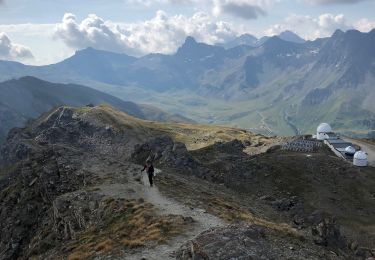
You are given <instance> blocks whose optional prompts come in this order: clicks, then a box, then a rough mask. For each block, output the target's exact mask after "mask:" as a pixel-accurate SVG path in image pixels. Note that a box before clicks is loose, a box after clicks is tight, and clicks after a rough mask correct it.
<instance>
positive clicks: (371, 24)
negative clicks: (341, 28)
mask: <svg viewBox="0 0 375 260" xmlns="http://www.w3.org/2000/svg"><path fill="white" fill-rule="evenodd" d="M354 28H356V29H357V30H359V31H361V32H369V31H371V30H372V29H374V28H375V20H374V21H370V20H369V19H367V18H363V19H361V20H359V21H357V22H356V23H355V24H354Z"/></svg>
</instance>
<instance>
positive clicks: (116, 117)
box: [84, 105, 267, 150]
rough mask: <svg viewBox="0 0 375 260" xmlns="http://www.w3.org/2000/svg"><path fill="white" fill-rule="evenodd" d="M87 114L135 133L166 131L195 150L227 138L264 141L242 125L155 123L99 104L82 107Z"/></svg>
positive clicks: (160, 133) (117, 127)
mask: <svg viewBox="0 0 375 260" xmlns="http://www.w3.org/2000/svg"><path fill="white" fill-rule="evenodd" d="M84 111H85V113H86V114H87V115H89V116H90V115H94V116H95V118H99V120H100V121H101V122H102V123H103V125H111V126H112V127H113V129H114V130H115V131H129V130H131V131H132V132H134V133H136V134H137V136H138V137H142V136H150V135H151V136H155V135H163V134H166V135H169V136H171V137H172V138H173V139H174V140H175V141H179V142H183V143H185V144H186V146H187V148H188V149H189V150H195V149H199V148H203V147H206V146H209V145H212V144H214V143H215V142H227V141H231V140H234V139H238V140H248V141H251V142H252V143H258V142H259V140H262V142H265V141H266V140H267V139H265V137H263V136H260V135H256V134H254V133H251V132H248V131H246V130H244V129H236V128H231V127H224V126H215V125H196V124H181V123H158V122H152V121H147V120H141V119H138V118H135V117H132V116H129V115H127V114H125V113H123V112H120V111H117V110H115V109H114V108H112V107H111V106H108V105H100V106H97V107H95V108H91V109H85V110H84Z"/></svg>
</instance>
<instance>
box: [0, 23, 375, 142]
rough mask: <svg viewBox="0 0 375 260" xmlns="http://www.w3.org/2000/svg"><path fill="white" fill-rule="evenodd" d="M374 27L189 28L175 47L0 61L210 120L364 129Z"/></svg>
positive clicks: (3, 66) (15, 72) (369, 112)
mask: <svg viewBox="0 0 375 260" xmlns="http://www.w3.org/2000/svg"><path fill="white" fill-rule="evenodd" d="M374 35H375V30H373V31H371V32H369V33H361V32H359V31H355V30H350V31H347V32H342V31H339V30H338V31H336V32H335V33H334V34H333V35H332V37H329V38H323V39H317V40H315V41H306V42H304V43H296V42H290V41H285V40H282V39H280V38H279V37H276V36H275V37H271V38H267V39H266V40H265V42H264V43H263V44H262V45H260V46H258V47H251V46H246V45H239V46H236V47H234V48H230V49H225V48H224V47H220V46H211V45H207V44H204V43H197V42H196V41H195V40H194V39H193V38H192V37H188V38H187V39H186V41H185V43H184V44H183V45H182V46H181V47H180V48H179V50H178V51H177V52H176V53H175V54H173V55H162V54H150V55H147V56H144V57H141V58H133V57H129V56H127V55H124V54H114V53H110V52H105V51H98V50H94V49H92V48H88V49H86V50H82V51H79V52H77V53H76V55H74V56H73V57H71V58H69V59H67V60H65V61H62V62H60V63H57V64H54V65H49V66H42V67H32V66H23V65H21V64H17V63H9V64H8V63H6V62H2V63H0V70H1V71H3V72H4V73H2V75H3V77H6V78H12V77H18V76H21V75H25V74H27V75H34V76H38V77H41V78H44V79H48V80H54V81H57V82H77V83H81V84H82V83H85V82H87V83H88V84H89V85H90V86H93V87H95V88H97V89H100V90H102V91H105V92H108V93H110V94H113V95H116V96H118V97H120V98H126V99H128V98H131V99H132V100H134V101H135V102H141V103H148V104H153V105H156V106H159V107H160V108H162V109H166V110H168V111H173V112H174V113H176V112H177V113H183V114H184V115H187V116H189V117H192V118H193V119H194V120H197V121H200V122H204V123H211V122H214V123H217V124H226V125H234V126H240V127H246V128H252V129H254V130H257V131H261V132H263V129H264V128H267V129H270V130H271V131H272V133H273V134H293V133H294V132H295V129H298V131H300V132H303V133H304V132H311V131H314V128H315V127H316V125H317V124H319V122H320V121H329V122H330V123H331V124H332V125H333V126H334V128H335V129H336V130H339V131H343V132H347V133H349V132H354V133H355V132H356V133H358V134H363V135H366V134H368V133H370V132H371V130H373V128H371V127H369V126H371V125H373V124H374V123H373V122H374V118H375V116H374V112H373V111H375V107H374V103H373V102H371V99H373V98H375V93H374V92H375V91H374V87H373V84H374V81H375V68H374V66H375V53H374V48H373V47H372V46H374V45H375V37H374ZM284 36H285V35H284ZM4 75H6V76H4ZM348 106H350V107H351V108H352V111H351V112H350V113H348V111H347V110H348V109H347V107H348ZM202 108H204V109H202ZM259 113H260V114H259ZM291 125H294V126H295V127H291ZM267 131H268V130H267Z"/></svg>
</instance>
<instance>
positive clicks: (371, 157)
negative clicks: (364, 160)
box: [344, 138, 375, 166]
mask: <svg viewBox="0 0 375 260" xmlns="http://www.w3.org/2000/svg"><path fill="white" fill-rule="evenodd" d="M344 140H345V141H347V142H351V143H353V144H356V145H359V146H360V147H361V149H362V151H364V152H366V153H367V157H368V163H369V165H370V166H375V145H373V144H369V143H366V142H363V141H360V140H356V139H351V138H344Z"/></svg>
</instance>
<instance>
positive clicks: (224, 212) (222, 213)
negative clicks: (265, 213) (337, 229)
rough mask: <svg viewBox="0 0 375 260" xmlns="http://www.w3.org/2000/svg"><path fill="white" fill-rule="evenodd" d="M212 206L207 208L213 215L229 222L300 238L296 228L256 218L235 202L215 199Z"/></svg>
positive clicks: (211, 202)
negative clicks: (254, 226)
mask: <svg viewBox="0 0 375 260" xmlns="http://www.w3.org/2000/svg"><path fill="white" fill-rule="evenodd" d="M210 204H211V205H212V206H211V207H210V208H207V210H208V211H211V213H212V214H215V215H217V216H219V217H221V218H222V219H225V220H226V221H228V222H246V223H249V224H255V225H259V226H264V227H267V228H269V229H271V230H275V231H278V232H281V233H283V234H286V235H292V236H296V237H299V236H300V235H299V233H298V231H297V230H296V229H295V228H292V227H291V226H290V225H288V224H286V223H275V222H272V221H268V220H265V219H262V218H259V217H255V216H254V215H253V214H252V213H251V212H250V211H248V210H246V209H244V208H242V207H240V206H239V205H237V204H236V203H234V202H228V201H225V200H224V199H220V198H214V199H213V200H210Z"/></svg>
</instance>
